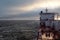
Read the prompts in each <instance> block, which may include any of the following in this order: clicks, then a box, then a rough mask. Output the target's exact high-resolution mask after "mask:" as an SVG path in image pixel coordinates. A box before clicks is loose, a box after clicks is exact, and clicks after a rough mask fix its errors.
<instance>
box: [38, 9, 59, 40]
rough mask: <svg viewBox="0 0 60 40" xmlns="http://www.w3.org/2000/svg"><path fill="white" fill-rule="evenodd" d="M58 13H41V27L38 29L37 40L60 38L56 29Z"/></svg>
mask: <svg viewBox="0 0 60 40" xmlns="http://www.w3.org/2000/svg"><path fill="white" fill-rule="evenodd" d="M55 15H56V13H48V9H46V12H45V13H43V11H41V12H40V27H39V29H38V37H37V40H56V39H59V38H60V32H59V31H57V30H56V27H55V20H54V18H55Z"/></svg>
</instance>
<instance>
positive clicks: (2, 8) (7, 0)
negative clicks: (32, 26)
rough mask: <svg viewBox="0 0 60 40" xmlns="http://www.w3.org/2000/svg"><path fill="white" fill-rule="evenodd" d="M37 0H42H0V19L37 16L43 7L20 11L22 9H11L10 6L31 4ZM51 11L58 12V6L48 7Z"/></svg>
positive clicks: (59, 9)
mask: <svg viewBox="0 0 60 40" xmlns="http://www.w3.org/2000/svg"><path fill="white" fill-rule="evenodd" d="M39 1H44V0H0V19H13V18H29V17H34V16H35V17H37V16H39V12H40V11H41V9H42V10H44V9H43V8H39V9H35V10H30V11H26V12H24V11H22V10H13V9H10V8H14V7H24V6H27V5H32V4H34V3H38V2H39ZM49 11H51V12H53V11H54V12H58V13H60V8H56V9H49Z"/></svg>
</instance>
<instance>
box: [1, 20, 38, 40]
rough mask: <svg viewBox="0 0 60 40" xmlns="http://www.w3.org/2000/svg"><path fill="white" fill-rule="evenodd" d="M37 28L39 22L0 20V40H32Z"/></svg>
mask: <svg viewBox="0 0 60 40" xmlns="http://www.w3.org/2000/svg"><path fill="white" fill-rule="evenodd" d="M38 26H39V20H0V34H1V35H2V36H1V35H0V36H1V37H0V40H2V39H4V40H13V39H14V40H16V39H17V40H23V39H24V38H25V39H26V40H27V39H29V40H30V39H31V40H32V39H33V37H34V38H35V36H36V33H37V28H38ZM12 35H13V36H12ZM15 36H16V38H15ZM18 36H19V37H18ZM10 37H11V39H9V38H10ZM21 37H22V39H21ZM1 38H2V39H1ZM12 38H13V39H12Z"/></svg>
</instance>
